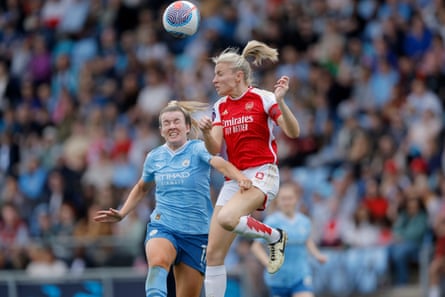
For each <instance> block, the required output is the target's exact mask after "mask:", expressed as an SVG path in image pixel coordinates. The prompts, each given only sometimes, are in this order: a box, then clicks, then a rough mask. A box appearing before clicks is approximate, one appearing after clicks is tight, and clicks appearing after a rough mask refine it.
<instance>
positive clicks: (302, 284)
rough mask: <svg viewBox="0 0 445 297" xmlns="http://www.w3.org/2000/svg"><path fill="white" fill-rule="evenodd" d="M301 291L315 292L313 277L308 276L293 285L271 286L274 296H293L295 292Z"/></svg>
mask: <svg viewBox="0 0 445 297" xmlns="http://www.w3.org/2000/svg"><path fill="white" fill-rule="evenodd" d="M301 292H314V288H313V286H312V277H310V276H306V277H305V278H303V279H302V280H300V281H298V282H296V283H295V284H294V285H293V286H291V287H273V286H272V287H270V293H271V296H273V297H292V295H294V294H295V293H301Z"/></svg>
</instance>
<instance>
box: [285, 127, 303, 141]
mask: <svg viewBox="0 0 445 297" xmlns="http://www.w3.org/2000/svg"><path fill="white" fill-rule="evenodd" d="M286 136H287V137H289V138H291V139H295V138H298V137H300V129H292V130H290V131H287V132H286Z"/></svg>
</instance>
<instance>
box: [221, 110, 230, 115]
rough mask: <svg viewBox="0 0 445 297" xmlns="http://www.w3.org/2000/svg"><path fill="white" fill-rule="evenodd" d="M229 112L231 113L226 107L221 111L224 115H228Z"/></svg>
mask: <svg viewBox="0 0 445 297" xmlns="http://www.w3.org/2000/svg"><path fill="white" fill-rule="evenodd" d="M228 114H229V112H228V111H227V109H224V111H223V112H222V113H221V115H223V116H225V115H228Z"/></svg>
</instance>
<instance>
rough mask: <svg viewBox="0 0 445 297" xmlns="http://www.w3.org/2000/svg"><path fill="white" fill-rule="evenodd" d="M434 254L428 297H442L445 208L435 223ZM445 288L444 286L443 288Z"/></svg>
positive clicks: (444, 255)
mask: <svg viewBox="0 0 445 297" xmlns="http://www.w3.org/2000/svg"><path fill="white" fill-rule="evenodd" d="M434 235H435V243H434V254H433V259H432V261H431V263H430V264H429V292H428V297H440V296H441V286H440V284H441V280H443V278H444V276H445V272H444V269H445V207H444V205H443V206H442V207H441V208H440V215H439V216H438V217H437V219H436V221H435V222H434ZM442 288H443V286H442Z"/></svg>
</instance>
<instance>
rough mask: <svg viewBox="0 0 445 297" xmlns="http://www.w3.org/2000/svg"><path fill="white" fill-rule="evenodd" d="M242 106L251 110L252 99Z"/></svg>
mask: <svg viewBox="0 0 445 297" xmlns="http://www.w3.org/2000/svg"><path fill="white" fill-rule="evenodd" d="M244 108H245V109H246V110H247V111H250V110H252V108H253V102H252V101H250V102H247V103H246V105H245V106H244Z"/></svg>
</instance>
